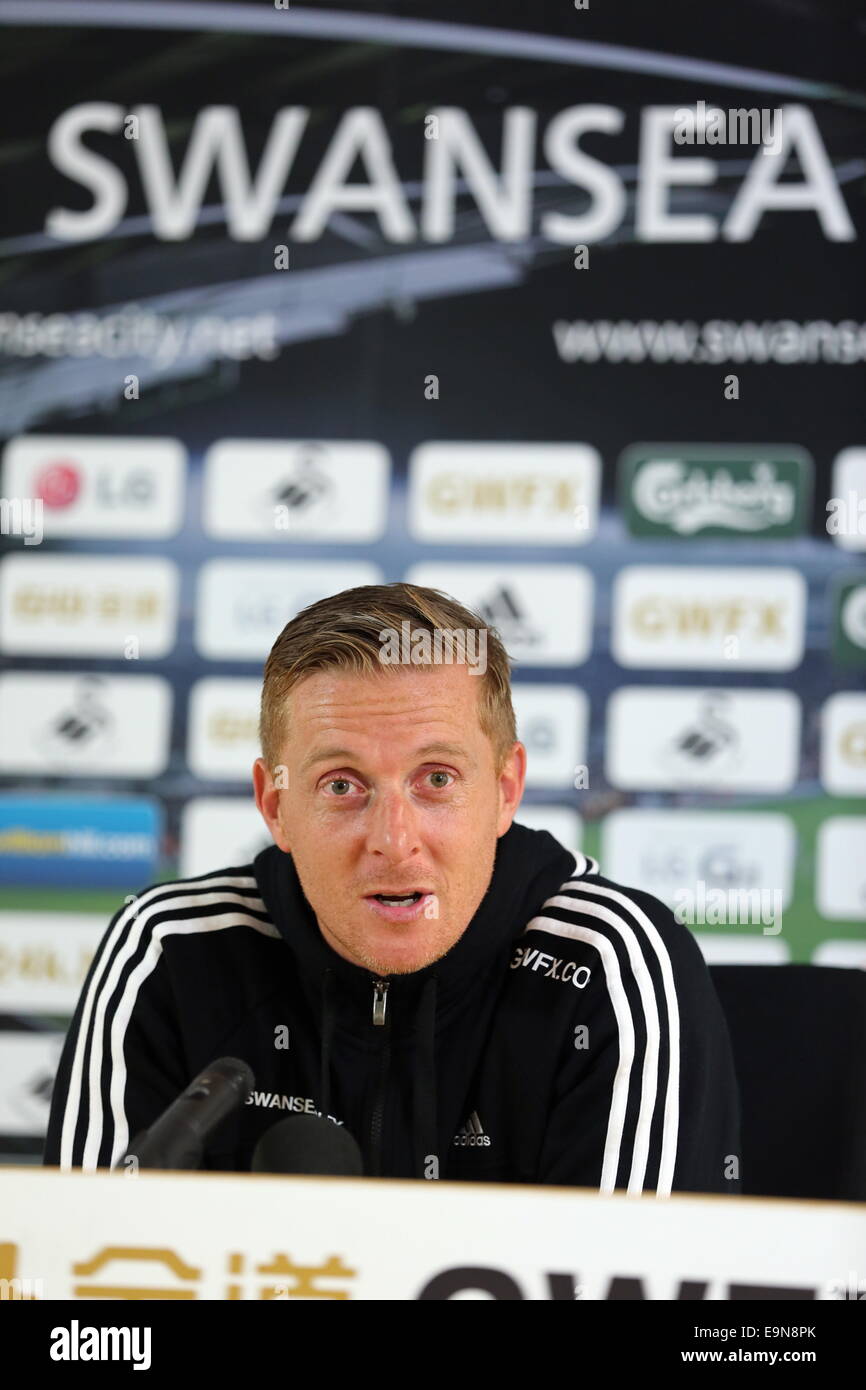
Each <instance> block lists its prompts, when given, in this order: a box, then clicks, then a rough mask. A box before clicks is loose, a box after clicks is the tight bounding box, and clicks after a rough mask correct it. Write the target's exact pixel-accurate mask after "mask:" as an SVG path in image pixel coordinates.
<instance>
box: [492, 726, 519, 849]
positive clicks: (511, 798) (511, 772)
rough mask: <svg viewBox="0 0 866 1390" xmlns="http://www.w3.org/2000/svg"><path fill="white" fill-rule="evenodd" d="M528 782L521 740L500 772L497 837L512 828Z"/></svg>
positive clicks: (513, 748)
mask: <svg viewBox="0 0 866 1390" xmlns="http://www.w3.org/2000/svg"><path fill="white" fill-rule="evenodd" d="M525 783H526V748H525V747H524V745H523V744H522V743H520V742H517V743H515V744H513V745H512V748H511V752H510V753H509V754H508V757H507V758H506V759H505V763H504V764H503V768H502V771H501V772H500V774H499V820H498V821H497V825H496V835H497V838H501V836H503V835H504V834H505V832H506V830H508V829H510V827H511V822H512V821H513V820H514V817H515V816H516V814H517V808H518V806H519V805H520V802H521V799H522V797H523V788H524V785H525Z"/></svg>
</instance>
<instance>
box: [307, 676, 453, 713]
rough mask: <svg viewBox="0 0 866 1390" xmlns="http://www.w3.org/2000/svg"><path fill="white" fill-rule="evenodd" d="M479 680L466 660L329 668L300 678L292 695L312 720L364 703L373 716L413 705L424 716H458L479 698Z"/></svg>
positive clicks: (363, 705)
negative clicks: (376, 668)
mask: <svg viewBox="0 0 866 1390" xmlns="http://www.w3.org/2000/svg"><path fill="white" fill-rule="evenodd" d="M478 685H479V681H478V678H477V677H472V676H471V675H470V674H469V671H468V670H467V668H466V667H465V666H434V667H427V668H424V669H419V668H417V667H416V668H414V669H413V668H412V667H409V668H402V667H401V668H399V669H397V670H393V669H392V670H390V671H388V672H384V673H381V674H380V673H379V672H376V673H375V674H367V673H365V672H362V671H341V670H338V669H337V670H330V669H329V670H325V671H315V672H313V673H312V674H311V675H310V676H306V677H305V678H304V679H303V680H302V681H299V682H298V684H297V685H296V686H295V687H294V688H293V690H292V691H291V692H290V694H289V700H290V707H291V710H292V714H293V716H294V717H295V719H296V720H297V719H298V718H301V719H304V718H305V717H306V719H307V722H309V720H313V721H316V722H318V721H319V720H321V719H327V718H328V717H330V716H331V714H334V715H337V716H342V715H343V714H344V713H350V712H351V711H352V710H354V709H357V708H358V707H359V706H362V707H363V709H364V711H365V715H366V716H367V717H368V718H375V717H376V716H377V715H379V714H381V715H382V716H383V717H384V718H386V719H387V718H388V717H389V716H399V715H401V714H404V713H406V712H412V711H414V712H415V713H417V714H418V716H419V717H423V716H424V715H425V714H429V716H430V717H431V718H442V719H445V720H449V719H458V720H459V719H462V718H464V717H465V712H466V708H467V707H468V706H473V705H475V704H476V702H477V698H478Z"/></svg>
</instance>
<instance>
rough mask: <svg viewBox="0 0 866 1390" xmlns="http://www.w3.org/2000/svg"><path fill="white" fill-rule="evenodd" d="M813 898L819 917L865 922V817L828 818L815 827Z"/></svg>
mask: <svg viewBox="0 0 866 1390" xmlns="http://www.w3.org/2000/svg"><path fill="white" fill-rule="evenodd" d="M816 845H817V852H818V873H817V878H816V885H815V897H816V901H817V905H818V911H819V912H820V914H821V916H822V917H829V918H830V919H831V920H833V921H846V920H849V921H854V922H862V921H864V920H866V853H864V850H866V816H831V817H830V818H829V820H825V821H824V823H823V825H821V826H820V827H819V830H818V838H817V841H816Z"/></svg>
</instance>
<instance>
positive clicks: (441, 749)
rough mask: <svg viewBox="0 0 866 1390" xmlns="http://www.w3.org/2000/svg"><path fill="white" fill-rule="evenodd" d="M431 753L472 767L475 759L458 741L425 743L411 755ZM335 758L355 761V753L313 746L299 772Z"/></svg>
mask: <svg viewBox="0 0 866 1390" xmlns="http://www.w3.org/2000/svg"><path fill="white" fill-rule="evenodd" d="M432 753H443V754H446V755H447V756H449V757H452V758H462V759H463V760H464V761H465V762H467V763H470V764H471V765H472V766H473V767H474V766H475V759H474V758H473V757H472V756H471V754H470V753H469V750H468V749H466V748H464V747H463V746H462V744H459V743H425V745H424V747H423V748H416V749H415V752H414V754H413V757H416V758H426V757H429V756H430V754H432ZM337 760H339V761H341V762H343V761H346V762H350V763H352V762H356V761H357V754H356V753H353V752H352V750H351V748H322V749H315V748H314V749H313V751H312V752H311V753H308V754H307V756H306V758H304V761H303V762H302V763H301V772H306V771H307V770H308V769H309V768H311V767H313V766H315V764H316V763H324V762H332V761H337Z"/></svg>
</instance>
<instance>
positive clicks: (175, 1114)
mask: <svg viewBox="0 0 866 1390" xmlns="http://www.w3.org/2000/svg"><path fill="white" fill-rule="evenodd" d="M255 1084H256V1081H255V1077H254V1076H253V1073H252V1069H251V1068H250V1067H248V1066H247V1064H246V1062H242V1061H240V1060H239V1059H238V1058H237V1057H220V1058H219V1059H218V1061H216V1062H211V1064H210V1066H209V1067H205V1069H204V1071H201V1072H199V1074H198V1076H197V1077H196V1078H195V1081H192V1082H190V1084H189V1086H187V1088H186V1090H185V1091H183V1092H182V1094H181V1095H179V1096H178V1098H177V1100H175V1101H172V1103H171V1105H170V1106H169V1107H168V1109H167V1110H166V1111H164V1112H163V1114H162V1115H160V1117H159V1119H158V1120H156V1121H155V1122H154V1124H152V1125H151V1126H150V1128H149V1129H145V1130H142V1132H141V1134H139V1136H138V1138H137V1139H136V1140H135V1142H134V1143H133V1144H131V1145H130V1147H129V1148H128V1149H127V1151H126V1153H125V1154H124V1156H123V1158H122V1159H121V1163H125V1162H126V1160H127V1159H128V1158H134V1159H135V1160H136V1161H137V1163H138V1166H139V1168H199V1167H200V1166H201V1161H202V1156H203V1154H204V1141H205V1140H206V1139H207V1137H208V1135H209V1134H210V1133H211V1132H212V1130H214V1129H216V1127H217V1125H218V1124H219V1123H220V1121H221V1120H224V1119H225V1117H226V1116H227V1115H230V1114H231V1113H232V1111H233V1110H236V1109H237V1108H238V1106H239V1105H242V1104H243V1102H244V1101H245V1100H246V1098H247V1096H248V1095H249V1093H250V1091H251V1090H252V1088H253V1087H254V1086H255ZM118 1166H119V1165H118Z"/></svg>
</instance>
